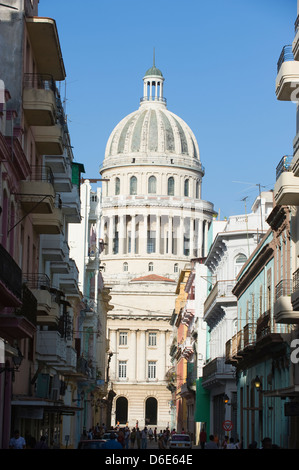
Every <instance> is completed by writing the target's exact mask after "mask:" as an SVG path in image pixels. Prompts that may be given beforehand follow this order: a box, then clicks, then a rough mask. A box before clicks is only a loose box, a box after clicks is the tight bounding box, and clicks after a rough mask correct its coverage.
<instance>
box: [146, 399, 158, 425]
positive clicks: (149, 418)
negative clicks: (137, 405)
mask: <svg viewBox="0 0 299 470" xmlns="http://www.w3.org/2000/svg"><path fill="white" fill-rule="evenodd" d="M157 415H158V402H157V400H156V398H154V397H149V398H148V399H147V400H146V402H145V424H146V426H150V425H157Z"/></svg>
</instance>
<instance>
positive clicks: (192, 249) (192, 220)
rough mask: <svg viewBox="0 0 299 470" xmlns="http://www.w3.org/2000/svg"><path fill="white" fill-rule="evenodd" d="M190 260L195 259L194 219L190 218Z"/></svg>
mask: <svg viewBox="0 0 299 470" xmlns="http://www.w3.org/2000/svg"><path fill="white" fill-rule="evenodd" d="M189 246H190V258H194V219H193V217H192V216H191V217H190V242H189Z"/></svg>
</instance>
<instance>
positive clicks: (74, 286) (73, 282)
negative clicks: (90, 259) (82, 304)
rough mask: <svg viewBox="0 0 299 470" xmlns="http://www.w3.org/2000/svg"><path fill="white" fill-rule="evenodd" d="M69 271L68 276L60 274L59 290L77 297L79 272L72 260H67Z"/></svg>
mask: <svg viewBox="0 0 299 470" xmlns="http://www.w3.org/2000/svg"><path fill="white" fill-rule="evenodd" d="M69 265H70V270H69V273H68V274H61V275H60V276H59V285H60V289H61V290H62V291H63V292H65V294H67V295H78V294H79V292H80V291H79V286H78V277H79V271H78V268H77V265H76V263H75V261H74V260H73V259H71V258H70V259H69Z"/></svg>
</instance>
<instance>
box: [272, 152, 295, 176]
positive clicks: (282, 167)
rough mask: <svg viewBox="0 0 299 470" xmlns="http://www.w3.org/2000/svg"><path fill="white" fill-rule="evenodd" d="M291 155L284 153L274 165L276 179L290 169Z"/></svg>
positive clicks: (291, 166)
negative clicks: (275, 165)
mask: <svg viewBox="0 0 299 470" xmlns="http://www.w3.org/2000/svg"><path fill="white" fill-rule="evenodd" d="M292 160H293V155H284V156H283V157H282V159H281V160H280V162H279V163H278V165H277V167H276V179H278V178H279V176H280V175H281V173H284V172H285V171H292V168H293V165H292Z"/></svg>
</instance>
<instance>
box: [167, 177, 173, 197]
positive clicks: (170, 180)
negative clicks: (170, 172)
mask: <svg viewBox="0 0 299 470" xmlns="http://www.w3.org/2000/svg"><path fill="white" fill-rule="evenodd" d="M167 194H168V196H174V177H173V176H170V178H168V183H167Z"/></svg>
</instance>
